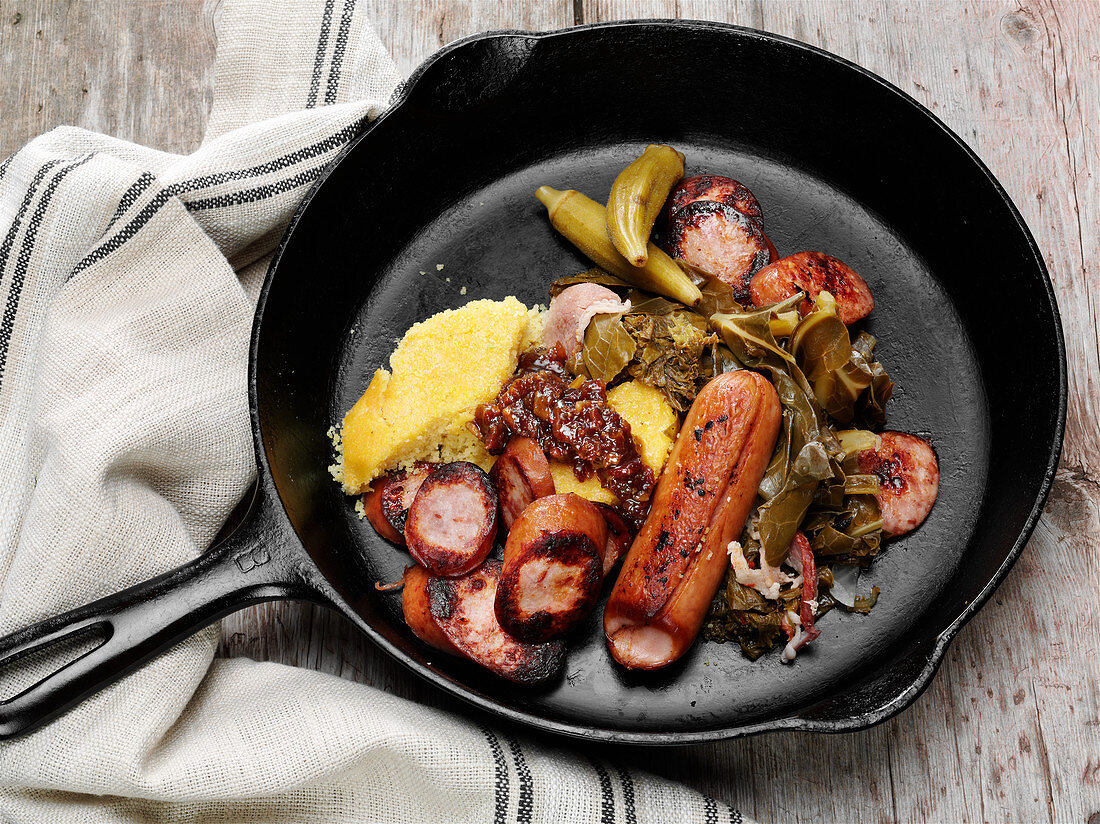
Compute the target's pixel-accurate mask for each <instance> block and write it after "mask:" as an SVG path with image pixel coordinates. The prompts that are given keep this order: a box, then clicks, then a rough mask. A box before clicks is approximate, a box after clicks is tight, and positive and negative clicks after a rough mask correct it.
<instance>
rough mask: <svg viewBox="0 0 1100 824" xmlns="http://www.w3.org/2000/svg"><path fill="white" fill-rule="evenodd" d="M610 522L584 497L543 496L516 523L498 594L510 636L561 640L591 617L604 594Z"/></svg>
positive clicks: (498, 606)
mask: <svg viewBox="0 0 1100 824" xmlns="http://www.w3.org/2000/svg"><path fill="white" fill-rule="evenodd" d="M606 547H607V521H606V520H605V519H604V515H603V513H602V512H601V511H600V510H599V509H598V508H597V507H596V506H595V505H594V504H593V503H591V502H590V501H586V500H585V499H584V498H582V497H580V496H579V495H574V494H573V493H571V492H570V493H565V494H563V495H549V496H547V497H544V498H539V499H538V500H536V501H534V502H533V503H532V504H531V505H530V506H528V507H527V508H526V509H525V510H523V512H522V513H520V516H519V517H518V518H516V520H515V522H514V523H513V524H512V530H511V531H510V532H509V533H508V541H507V543H506V544H505V545H504V565H503V567H502V569H501V573H500V585H499V587H498V588H497V595H496V615H497V620H498V621H500V625H501V626H502V627H504V629H505V631H506V632H508V633H509V634H510V635H513V636H515V637H516V638H519V639H520V640H522V641H530V642H533V643H535V642H539V641H547V640H550V639H552V638H561V637H562V636H564V635H566V634H567V633H568V632H569V631H570V630H571V629H573V628H574V627H575V626H577V624H579V623H580V622H581V621H583V620H584V619H585V618H587V617H588V615H589V613H590V612H592V609H593V607H595V605H596V601H597V600H598V598H599V595H600V585H601V583H602V582H603V558H604V553H605V551H606Z"/></svg>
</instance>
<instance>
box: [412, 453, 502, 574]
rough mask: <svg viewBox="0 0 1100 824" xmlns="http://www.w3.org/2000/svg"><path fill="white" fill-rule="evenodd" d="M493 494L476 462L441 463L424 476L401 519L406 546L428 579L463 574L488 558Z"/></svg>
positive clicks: (493, 523) (493, 529)
mask: <svg viewBox="0 0 1100 824" xmlns="http://www.w3.org/2000/svg"><path fill="white" fill-rule="evenodd" d="M496 534H497V493H496V490H495V489H494V488H493V484H492V482H491V481H490V480H489V476H488V475H486V474H485V473H484V472H483V471H482V470H481V468H480V467H479V466H477V465H476V464H472V463H468V462H467V461H454V462H453V463H447V464H441V465H439V466H437V467H436V468H435V469H433V470H432V471H431V472H429V473H428V475H427V477H426V478H424V481H423V483H421V485H420V489H419V490H417V493H416V497H415V498H413V502H412V506H410V507H409V515H408V517H407V518H406V519H405V544H406V545H407V546H408V548H409V554H410V555H412V556H413V558H414V559H415V560H416V562H417V563H418V564H420V565H422V566H423V567H425V568H426V569H427V570H428V571H429V572H431V573H432V574H433V575H452V576H453V575H462V574H463V573H466V572H469V571H470V570H471V569H473V568H474V567H476V566H477V565H478V564H480V563H481V562H482V561H484V560H485V557H486V556H487V555H488V554H489V550H490V549H492V547H493V539H494V538H495V537H496Z"/></svg>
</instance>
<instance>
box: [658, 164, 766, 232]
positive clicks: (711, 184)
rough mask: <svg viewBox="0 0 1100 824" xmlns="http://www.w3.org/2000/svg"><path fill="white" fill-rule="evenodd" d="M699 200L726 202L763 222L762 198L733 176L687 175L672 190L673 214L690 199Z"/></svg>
mask: <svg viewBox="0 0 1100 824" xmlns="http://www.w3.org/2000/svg"><path fill="white" fill-rule="evenodd" d="M699 200H712V201H714V202H716V203H724V204H725V205H727V206H731V207H732V208H734V209H736V210H737V211H739V212H740V213H741V214H743V215H744V216H745V217H747V218H749V219H750V220H752V221H753V222H754V223H756V224H757V225H762V221H763V219H764V212H763V210H762V209H761V208H760V201H758V200H757V199H756V196H755V195H753V193H752V192H750V191H749V189H748V187H747V186H745V185H744V184H742V183H739V182H738V181H736V180H734V179H733V178H731V177H721V176H720V175H695V176H694V177H685V178H684V179H683V180H681V181H680V183H679V184H678V185H677V186H676V188H675V189H673V190H672V195H671V196H670V198H669V207H668V209H669V214H670V215H672V216H674V215H675V213H676V212H678V211H680V210H681V209H683V208H684V207H685V206H687V205H688V204H689V203H695V202H696V201H699Z"/></svg>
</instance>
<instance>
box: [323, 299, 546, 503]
mask: <svg viewBox="0 0 1100 824" xmlns="http://www.w3.org/2000/svg"><path fill="white" fill-rule="evenodd" d="M540 329H541V323H540V320H539V318H538V311H537V309H530V310H529V309H528V308H527V307H526V306H524V305H523V304H522V303H520V302H519V301H518V300H516V298H514V297H507V298H504V299H503V300H499V301H493V300H475V301H471V302H470V303H468V304H466V305H465V306H463V307H460V308H458V309H448V310H446V311H444V312H439V313H438V314H435V315H432V316H431V317H430V318H428V319H427V320H425V321H423V322H421V323H417V324H415V325H414V326H413V327H412V328H410V329H409V331H408V332H406V333H405V336H404V337H403V338H402V339H401V343H400V344H399V345H398V347H397V349H396V350H395V351H394V353H393V354H392V355H390V371H386V370H385V369H379V370H378V371H376V372H375V373H374V378H373V379H372V380H371V382H370V385H369V386H368V387H367V390H366V391H365V392H364V393H363V396H362V397H361V398H360V399H359V400H358V402H356V404H355V406H353V407H352V408H351V411H349V412H348V414H347V415H346V416H345V417H344V422H343V426H342V429H341V433H340V434H341V441H342V442H341V448H342V455H343V461H342V465H339V464H338V465H337V467H335V471H334V473H333V474H334V475H335V476H336V477H337V479H338V480H340V481H341V482H342V484H343V487H344V491H345V492H346V493H347V494H349V495H358V494H360V493H362V492H364V491H366V489H367V487H368V485H369V484H370V482H371V481H372V480H373V479H374V478H376V477H378V476H379V475H381V474H382V473H383V472H387V471H389V470H391V469H399V468H402V467H406V466H409V465H411V464H412V463H413V462H414V461H418V460H428V461H444V462H449V461H470V462H471V463H475V464H478V465H479V466H481V467H482V468H484V469H488V468H489V467H490V466H491V465H492V458H491V457H490V456H489V454H488V453H487V452H486V451H485V448H484V447H483V446H482V445H481V442H480V441H479V440H478V438H477V436H476V435H475V434H474V433H473V431H472V430H471V427H470V426H469V424H470V422H471V421H472V420H473V417H474V410H475V409H476V408H477V406H478V405H479V404H481V403H486V402H488V401H491V400H492V399H493V398H494V397H496V395H497V393H498V392H499V391H500V389H501V387H502V386H504V384H505V382H506V381H507V380H508V379H509V378H510V377H511V376H512V373H513V372H514V371H515V368H516V364H517V362H518V356H519V353H520V352H521V351H523V349H525V348H526V347H527V346H528V345H530V344H531V342H532V340H534V339H536V338H537V337H538V336H539V334H541V332H540Z"/></svg>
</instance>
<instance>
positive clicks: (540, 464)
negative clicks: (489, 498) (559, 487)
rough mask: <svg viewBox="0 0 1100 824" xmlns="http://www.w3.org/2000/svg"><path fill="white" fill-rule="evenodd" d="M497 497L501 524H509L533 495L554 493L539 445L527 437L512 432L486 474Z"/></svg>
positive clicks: (547, 464) (550, 477)
mask: <svg viewBox="0 0 1100 824" xmlns="http://www.w3.org/2000/svg"><path fill="white" fill-rule="evenodd" d="M489 477H490V479H491V480H492V481H493V485H494V486H495V487H496V490H497V497H498V498H499V499H500V514H501V517H502V518H503V519H504V526H505V527H506V528H507V529H511V528H512V523H513V522H514V521H515V520H516V518H518V517H519V514H520V513H521V512H523V510H525V509H526V508H527V505H528V504H530V503H531V502H532V501H534V500H535V499H536V498H542V497H544V496H546V495H553V494H554V476H553V475H551V474H550V462H549V461H548V460H547V459H546V453H545V452H543V451H542V447H541V446H539V445H538V444H537V443H536V442H535V441H533V440H531V439H530V438H525V437H523V436H522V435H513V436H512V437H511V438H510V439H509V440H508V445H507V446H506V447H505V448H504V452H503V454H501V456H500V457H499V458H497V462H496V463H495V464H493V468H492V471H490V473H489Z"/></svg>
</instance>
